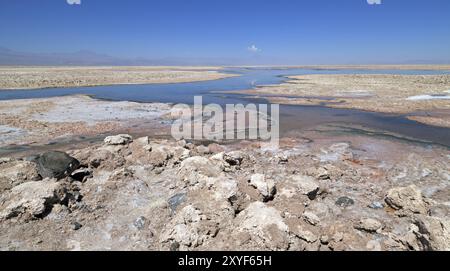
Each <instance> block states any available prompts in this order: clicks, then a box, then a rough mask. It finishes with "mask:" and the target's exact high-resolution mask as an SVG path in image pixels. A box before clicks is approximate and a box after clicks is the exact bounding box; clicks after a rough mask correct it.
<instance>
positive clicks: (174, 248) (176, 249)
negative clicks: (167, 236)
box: [170, 242, 180, 251]
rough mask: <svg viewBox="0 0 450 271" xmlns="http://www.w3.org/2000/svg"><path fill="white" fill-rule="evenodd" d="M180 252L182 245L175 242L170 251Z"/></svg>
mask: <svg viewBox="0 0 450 271" xmlns="http://www.w3.org/2000/svg"><path fill="white" fill-rule="evenodd" d="M178 250H180V243H178V242H173V243H171V244H170V251H178Z"/></svg>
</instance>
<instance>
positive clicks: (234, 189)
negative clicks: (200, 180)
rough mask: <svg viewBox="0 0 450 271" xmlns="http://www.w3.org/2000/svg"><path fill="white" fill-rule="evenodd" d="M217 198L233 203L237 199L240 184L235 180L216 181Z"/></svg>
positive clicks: (221, 179)
mask: <svg viewBox="0 0 450 271" xmlns="http://www.w3.org/2000/svg"><path fill="white" fill-rule="evenodd" d="M213 186H214V192H215V198H216V199H218V200H221V199H222V200H226V201H227V202H233V201H235V200H236V199H237V196H238V195H237V194H238V184H237V182H236V181H235V180H233V179H228V178H217V179H216V180H215V181H214V184H213Z"/></svg>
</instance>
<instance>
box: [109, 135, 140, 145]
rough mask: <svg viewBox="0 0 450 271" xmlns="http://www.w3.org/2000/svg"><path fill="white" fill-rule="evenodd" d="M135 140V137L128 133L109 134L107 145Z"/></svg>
mask: <svg viewBox="0 0 450 271" xmlns="http://www.w3.org/2000/svg"><path fill="white" fill-rule="evenodd" d="M132 141H133V137H132V136H130V135H127V134H121V135H115V136H108V137H106V138H105V140H104V143H105V144H106V145H126V144H128V143H130V142H132Z"/></svg>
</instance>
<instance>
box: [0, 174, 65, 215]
mask: <svg viewBox="0 0 450 271" xmlns="http://www.w3.org/2000/svg"><path fill="white" fill-rule="evenodd" d="M65 198H66V190H65V189H64V187H63V186H62V184H61V183H60V182H57V180H56V179H51V180H50V179H46V180H43V181H41V182H27V183H23V184H21V185H18V186H16V187H14V188H13V189H11V191H9V192H8V193H7V194H6V195H5V196H4V197H2V199H1V202H0V220H4V219H10V218H13V217H18V216H24V217H25V218H39V217H42V216H43V215H45V214H46V213H48V212H49V211H51V208H52V206H53V205H54V204H57V203H60V202H62V201H64V200H65Z"/></svg>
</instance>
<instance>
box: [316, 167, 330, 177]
mask: <svg viewBox="0 0 450 271" xmlns="http://www.w3.org/2000/svg"><path fill="white" fill-rule="evenodd" d="M316 177H317V179H319V180H329V179H331V177H330V173H328V170H327V169H326V168H324V167H319V168H318V169H317V173H316Z"/></svg>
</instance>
